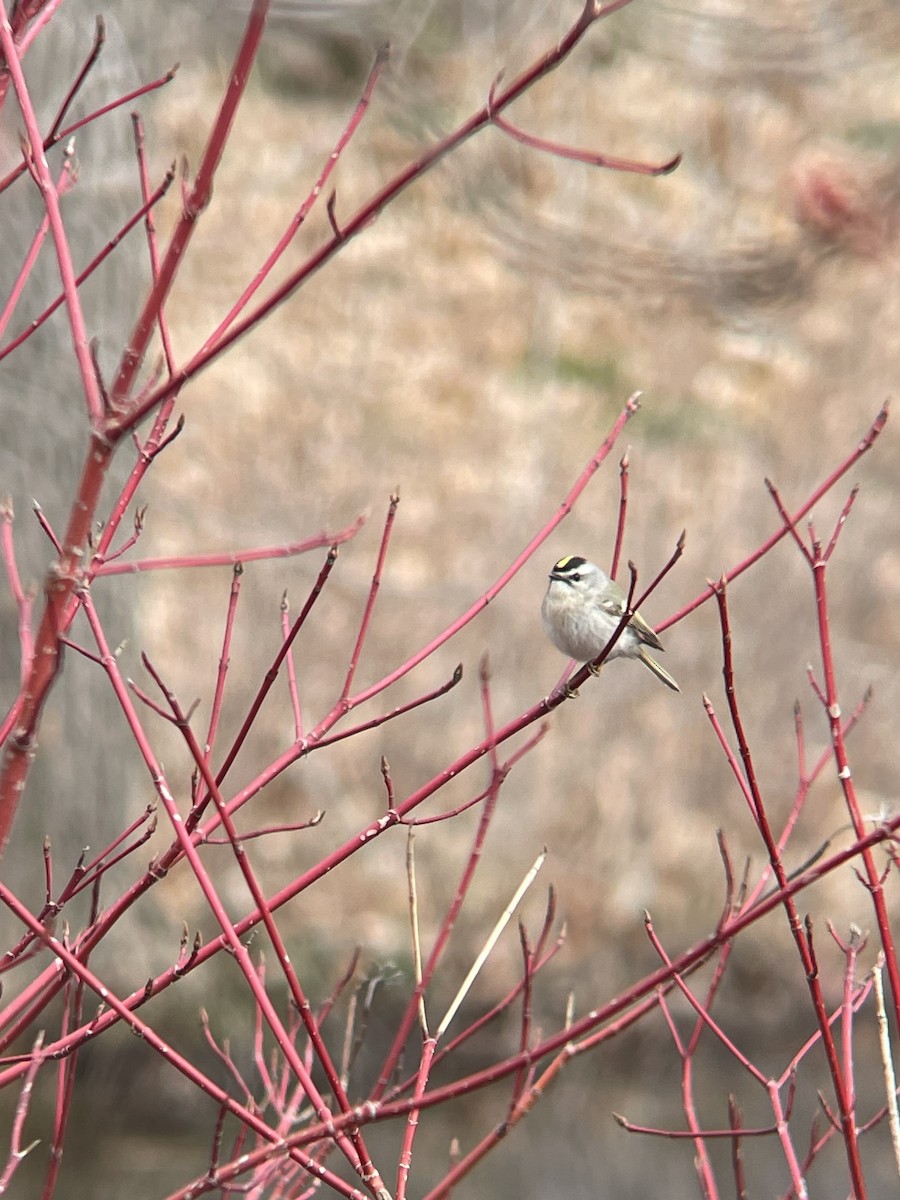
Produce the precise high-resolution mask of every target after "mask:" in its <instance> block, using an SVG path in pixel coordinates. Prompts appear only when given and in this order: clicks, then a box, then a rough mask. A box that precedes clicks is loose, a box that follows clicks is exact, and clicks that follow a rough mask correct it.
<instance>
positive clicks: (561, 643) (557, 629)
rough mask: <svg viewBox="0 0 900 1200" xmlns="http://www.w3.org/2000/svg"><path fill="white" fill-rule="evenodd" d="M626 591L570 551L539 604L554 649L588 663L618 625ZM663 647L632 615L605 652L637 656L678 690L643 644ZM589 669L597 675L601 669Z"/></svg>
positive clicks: (647, 627) (623, 613)
mask: <svg viewBox="0 0 900 1200" xmlns="http://www.w3.org/2000/svg"><path fill="white" fill-rule="evenodd" d="M627 603H628V601H627V598H626V596H625V593H624V592H623V591H622V589H621V588H620V587H619V585H618V584H617V583H616V581H615V580H614V579H610V577H609V576H608V575H607V574H606V572H605V571H604V570H603V569H602V568H601V567H598V566H597V565H596V564H595V563H592V562H588V560H587V559H586V558H580V557H579V556H578V555H577V554H570V555H569V556H568V557H566V558H561V559H560V560H559V562H558V563H557V564H556V565H555V566H554V568H553V570H552V571H551V572H550V585H549V587H548V588H547V592H546V595H545V596H544V602H543V604H542V605H541V618H542V620H543V622H544V629H545V630H546V631H547V636H548V637H549V638H550V641H551V642H552V643H553V645H554V646H556V648H557V649H558V650H561V651H562V652H563V654H567V655H568V656H569V658H574V659H575V660H576V661H577V662H580V663H591V662H592V661H593V660H594V659H595V658H596V657H597V655H598V654H601V653H602V652H603V649H604V647H605V646H606V644H607V642H608V641H609V639H610V638H611V637H612V636H613V634H614V633H615V631H616V630H617V629H618V627H619V622H620V621H621V620H622V617H623V616H624V615H625V609H626V606H627ZM648 646H652V647H653V649H654V650H662V648H663V646H662V643H661V642H660V640H659V638H658V637H657V636H656V634H655V633H654V632H653V630H652V629H651V628H650V626H649V625H648V624H647V622H646V621H645V620H644V618H643V617H642V616H641V614H640V613H633V614H632V617H631V620H630V621H629V622H628V624H627V625H626V626H625V628H624V629H623V630H622V632H621V634H620V635H619V638H618V640H617V641H616V644H615V645H614V646H613V648H612V650H610V652H609V657H610V658H639V659H640V660H641V662H642V663H644V665H645V666H647V667H649V668H650V670H651V671H652V672H653V674H654V675H655V676H656V678H657V679H661V680H662V681H663V683H664V684H665V685H666V686H667V687H670V688H672V689H673V691H676V692H678V691H680V690H681V689H680V688H679V686H678V684H677V683H676V682H675V680H674V679H673V678H672V676H671V675H670V674H669V672H668V671H666V670H664V668H663V667H661V666H660V665H659V663H658V662H657V661H656V659H654V658H651V656H650V654H649V653H648V651H647V647H648ZM591 670H592V671H593V673H594V674H595V675H599V673H600V672H599V670H594V668H593V667H591Z"/></svg>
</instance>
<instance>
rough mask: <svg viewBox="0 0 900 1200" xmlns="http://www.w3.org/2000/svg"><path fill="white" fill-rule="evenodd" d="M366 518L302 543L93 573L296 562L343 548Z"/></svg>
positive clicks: (120, 565)
mask: <svg viewBox="0 0 900 1200" xmlns="http://www.w3.org/2000/svg"><path fill="white" fill-rule="evenodd" d="M365 520H366V518H365V517H364V516H361V517H357V519H356V520H355V521H354V522H353V524H352V525H348V526H347V527H346V528H345V529H340V530H338V531H337V532H328V531H326V530H323V532H322V533H319V534H316V535H315V537H310V538H305V539H304V540H303V541H302V542H283V543H282V544H280V545H278V546H251V547H248V548H247V549H245V550H230V551H225V552H223V553H221V554H178V555H172V556H169V557H165V558H144V559H138V560H136V561H133V562H118V561H117V562H112V563H105V562H100V563H98V564H97V565H96V567H95V568H94V569H93V571H92V573H93V575H95V576H101V575H133V574H136V573H137V572H139V571H167V570H173V569H182V568H185V567H233V566H235V565H236V564H237V563H242V564H246V563H248V562H260V561H263V560H268V559H273V558H294V557H295V556H297V555H299V554H308V553H309V551H310V550H318V549H320V548H321V547H322V546H328V545H330V544H334V543H337V544H338V545H341V544H343V543H344V542H347V541H349V540H350V538H352V537H354V536H355V535H356V534H357V533H358V532H359V530H360V529H361V528H362V526H363V525H364V524H365Z"/></svg>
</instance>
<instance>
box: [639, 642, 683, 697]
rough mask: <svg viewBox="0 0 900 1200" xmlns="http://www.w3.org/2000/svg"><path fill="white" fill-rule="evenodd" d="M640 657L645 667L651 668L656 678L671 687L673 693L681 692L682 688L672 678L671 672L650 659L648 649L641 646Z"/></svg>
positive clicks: (653, 659)
mask: <svg viewBox="0 0 900 1200" xmlns="http://www.w3.org/2000/svg"><path fill="white" fill-rule="evenodd" d="M640 657H641V662H642V663H643V664H644V666H645V667H649V668H650V670H651V671H652V672H653V674H654V675H655V676H656V678H657V679H661V680H662V681H663V683H664V684H665V685H666V687H670V688H671V689H672V691H673V692H680V691H681V688H680V687H679V686H678V684H677V683H676V682H675V680H674V679H673V678H672V676H671V675H670V674H669V672H668V671H667V670H666V669H665V667H661V666H660V665H659V663H658V662H657V661H656V659H655V658H651V657H650V655H649V654H648V653H647V649H646V647H645V646H641V651H640Z"/></svg>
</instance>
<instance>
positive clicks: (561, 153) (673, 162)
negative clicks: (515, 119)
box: [487, 72, 681, 175]
mask: <svg viewBox="0 0 900 1200" xmlns="http://www.w3.org/2000/svg"><path fill="white" fill-rule="evenodd" d="M502 79H503V74H502V72H501V74H500V75H498V76H497V78H496V79H495V80H494V82H493V83H492V84H491V90H490V92H489V93H488V103H487V107H488V113H489V115H490V119H491V124H492V125H496V127H497V128H498V129H500V130H502V131H503V133H505V134H508V135H509V137H511V138H513V139H514V141H517V142H521V143H522V145H523V146H528V147H529V148H530V149H532V150H540V151H542V152H543V153H545V154H551V155H552V156H553V157H554V158H567V159H570V160H571V161H572V162H580V163H585V164H586V165H587V166H589V167H606V168H608V169H609V170H611V171H624V172H626V173H629V174H633V175H670V174H671V173H672V171H674V170H675V168H676V167H677V166H678V164H679V163H680V162H681V155H680V154H676V155H675V157H674V158H670V159H668V160H667V161H666V162H664V163H660V164H658V165H656V166H654V165H653V164H652V163H643V162H637V161H635V160H634V159H630V158H615V157H613V156H612V155H609V154H597V153H596V152H595V151H592V150H576V149H575V147H574V146H566V145H565V144H564V143H562V142H554V141H550V140H548V139H546V138H539V137H535V136H534V134H531V133H525V131H524V130H523V129H519V128H518V126H516V125H513V123H512V122H511V121H507V120H506V118H505V117H502V116H501V115H500V113H499V112H495V111H494V102H495V97H496V94H497V88H498V87H499V85H500V83H501V82H502Z"/></svg>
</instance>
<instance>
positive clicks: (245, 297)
mask: <svg viewBox="0 0 900 1200" xmlns="http://www.w3.org/2000/svg"><path fill="white" fill-rule="evenodd" d="M387 59H388V49H387V47H384V48H382V49H381V50H379V52H378V54H377V55H376V56H375V62H374V63H373V65H372V69H371V71H370V72H369V78H368V79H367V80H366V86H365V88H364V90H363V94H362V97H361V98H360V100H359V102H358V104H357V105H356V108H355V109H354V110H353V115H352V116H351V118H350V120H349V121H348V122H347V125H346V128H345V129H344V131H343V133H342V134H341V136H340V138H339V139H338V141H337V144H336V145H335V147H334V149H333V150H332V152H331V154H330V155H329V156H328V161H327V162H326V164H325V166H324V167H323V168H322V171H321V172H320V174H319V177H318V179H317V180H316V182H315V183H314V184H313V187H312V190H311V191H310V193H309V195H308V196H307V197H306V199H305V200H304V201H303V203H302V204H301V205H300V207H299V208H298V209H297V212H296V213H295V214H294V216H293V217H292V218H291V222H290V224H289V225H288V227H287V229H286V230H285V231H284V233H283V234H282V235H281V237H280V238H279V240H278V242H277V243H276V244H275V248H274V250H273V251H272V252H271V254H269V255H268V257H267V258H266V261H265V262H264V263H263V264H262V266H261V267H260V268H259V270H258V271H257V272H256V273H255V274H254V276H253V280H252V282H251V283H250V284H249V285H248V286H247V287H246V288H245V289H244V290H243V292H242V293H241V295H240V297H239V298H238V299H237V301H236V302H235V303H234V304H233V305H232V307H231V309H230V310H229V312H228V314H227V316H226V317H225V318H224V319H223V320H222V321H221V322H220V324H219V325H218V326H217V327H216V328H215V329H214V330H213V332H212V333H211V334H210V335H209V337H208V338H207V339H206V341H205V342H204V343H203V345H202V346H201V348H200V353H201V354H202V353H203V352H204V351H206V350H210V349H211V348H212V347H213V346H215V345H216V343H217V342H218V341H219V339H220V338H221V337H222V335H223V334H224V333H225V332H226V331H227V330H228V328H229V327H230V326H231V325H232V324H233V323H234V322H235V321H236V320H237V318H238V317H239V316H240V314H241V313H242V312H243V311H244V309H245V308H246V307H247V305H248V303H249V302H250V300H252V299H253V297H254V295H255V294H256V292H257V291H258V290H259V288H260V287H261V286H262V284H263V283H264V281H265V280H266V279H267V278H268V276H269V275H270V274H271V272H272V269H273V267H274V266H275V265H276V263H277V262H278V260H279V259H280V258H281V256H282V255H283V254H284V252H285V250H286V249H287V247H288V246H289V245H290V243H291V242H292V241H293V239H294V237H295V236H296V233H297V230H298V229H299V228H300V226H301V225H302V224H303V222H304V221H305V220H306V218H307V217H308V216H309V214H310V212H311V211H312V208H313V205H314V204H315V203H316V201H317V200H318V199H319V197H320V196H321V194H322V191H323V189H324V187H325V184H326V183H327V182H328V179H329V177H330V175H331V173H332V171H333V170H334V169H335V167H336V166H337V164H338V163H339V162H340V159H341V156H342V155H343V153H344V151H345V150H346V148H347V146H348V144H349V142H350V139H351V138H352V137H353V135H354V133H355V132H356V130H357V129H358V128H359V126H360V123H361V122H362V119H363V117H364V116H365V114H366V110H367V109H368V107H369V104H370V103H371V101H372V94H373V92H374V91H375V85H376V84H377V82H378V80H379V78H380V76H381V72H382V70H383V69H384V65H385V63H386V62H387ZM331 199H333V196H332V198H331ZM329 215H331V203H330V201H329ZM332 227H333V228H335V230H336V227H335V226H334V224H333V220H332Z"/></svg>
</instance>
